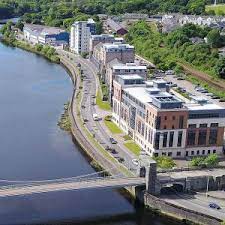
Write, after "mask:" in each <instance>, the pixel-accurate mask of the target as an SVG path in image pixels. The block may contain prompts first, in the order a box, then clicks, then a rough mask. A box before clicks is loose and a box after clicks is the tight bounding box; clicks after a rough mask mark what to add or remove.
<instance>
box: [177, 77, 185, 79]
mask: <svg viewBox="0 0 225 225" xmlns="http://www.w3.org/2000/svg"><path fill="white" fill-rule="evenodd" d="M177 80H185V79H184V78H183V77H178V78H177Z"/></svg>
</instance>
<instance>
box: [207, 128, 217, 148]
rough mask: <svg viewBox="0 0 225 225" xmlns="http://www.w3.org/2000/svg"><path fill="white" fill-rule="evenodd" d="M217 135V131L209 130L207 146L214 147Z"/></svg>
mask: <svg viewBox="0 0 225 225" xmlns="http://www.w3.org/2000/svg"><path fill="white" fill-rule="evenodd" d="M217 135H218V131H217V129H211V130H210V133H209V144H210V145H215V144H216V142H217Z"/></svg>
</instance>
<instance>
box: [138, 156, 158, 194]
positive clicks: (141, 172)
mask: <svg viewBox="0 0 225 225" xmlns="http://www.w3.org/2000/svg"><path fill="white" fill-rule="evenodd" d="M137 173H138V176H140V177H145V180H146V191H147V192H148V193H149V194H152V195H157V194H158V191H157V190H158V188H157V182H156V181H157V163H156V161H154V160H152V159H150V158H147V157H146V156H144V157H140V163H139V167H138V169H137Z"/></svg>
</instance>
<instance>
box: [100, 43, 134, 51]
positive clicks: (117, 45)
mask: <svg viewBox="0 0 225 225" xmlns="http://www.w3.org/2000/svg"><path fill="white" fill-rule="evenodd" d="M103 48H105V49H106V50H111V49H118V50H124V49H134V46H133V45H129V44H121V43H113V44H110V43H106V44H103Z"/></svg>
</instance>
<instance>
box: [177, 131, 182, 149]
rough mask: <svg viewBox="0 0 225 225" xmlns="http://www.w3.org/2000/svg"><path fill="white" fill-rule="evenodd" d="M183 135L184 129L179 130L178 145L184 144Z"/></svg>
mask: <svg viewBox="0 0 225 225" xmlns="http://www.w3.org/2000/svg"><path fill="white" fill-rule="evenodd" d="M182 136H183V131H179V132H178V141H177V147H181V145H182Z"/></svg>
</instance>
